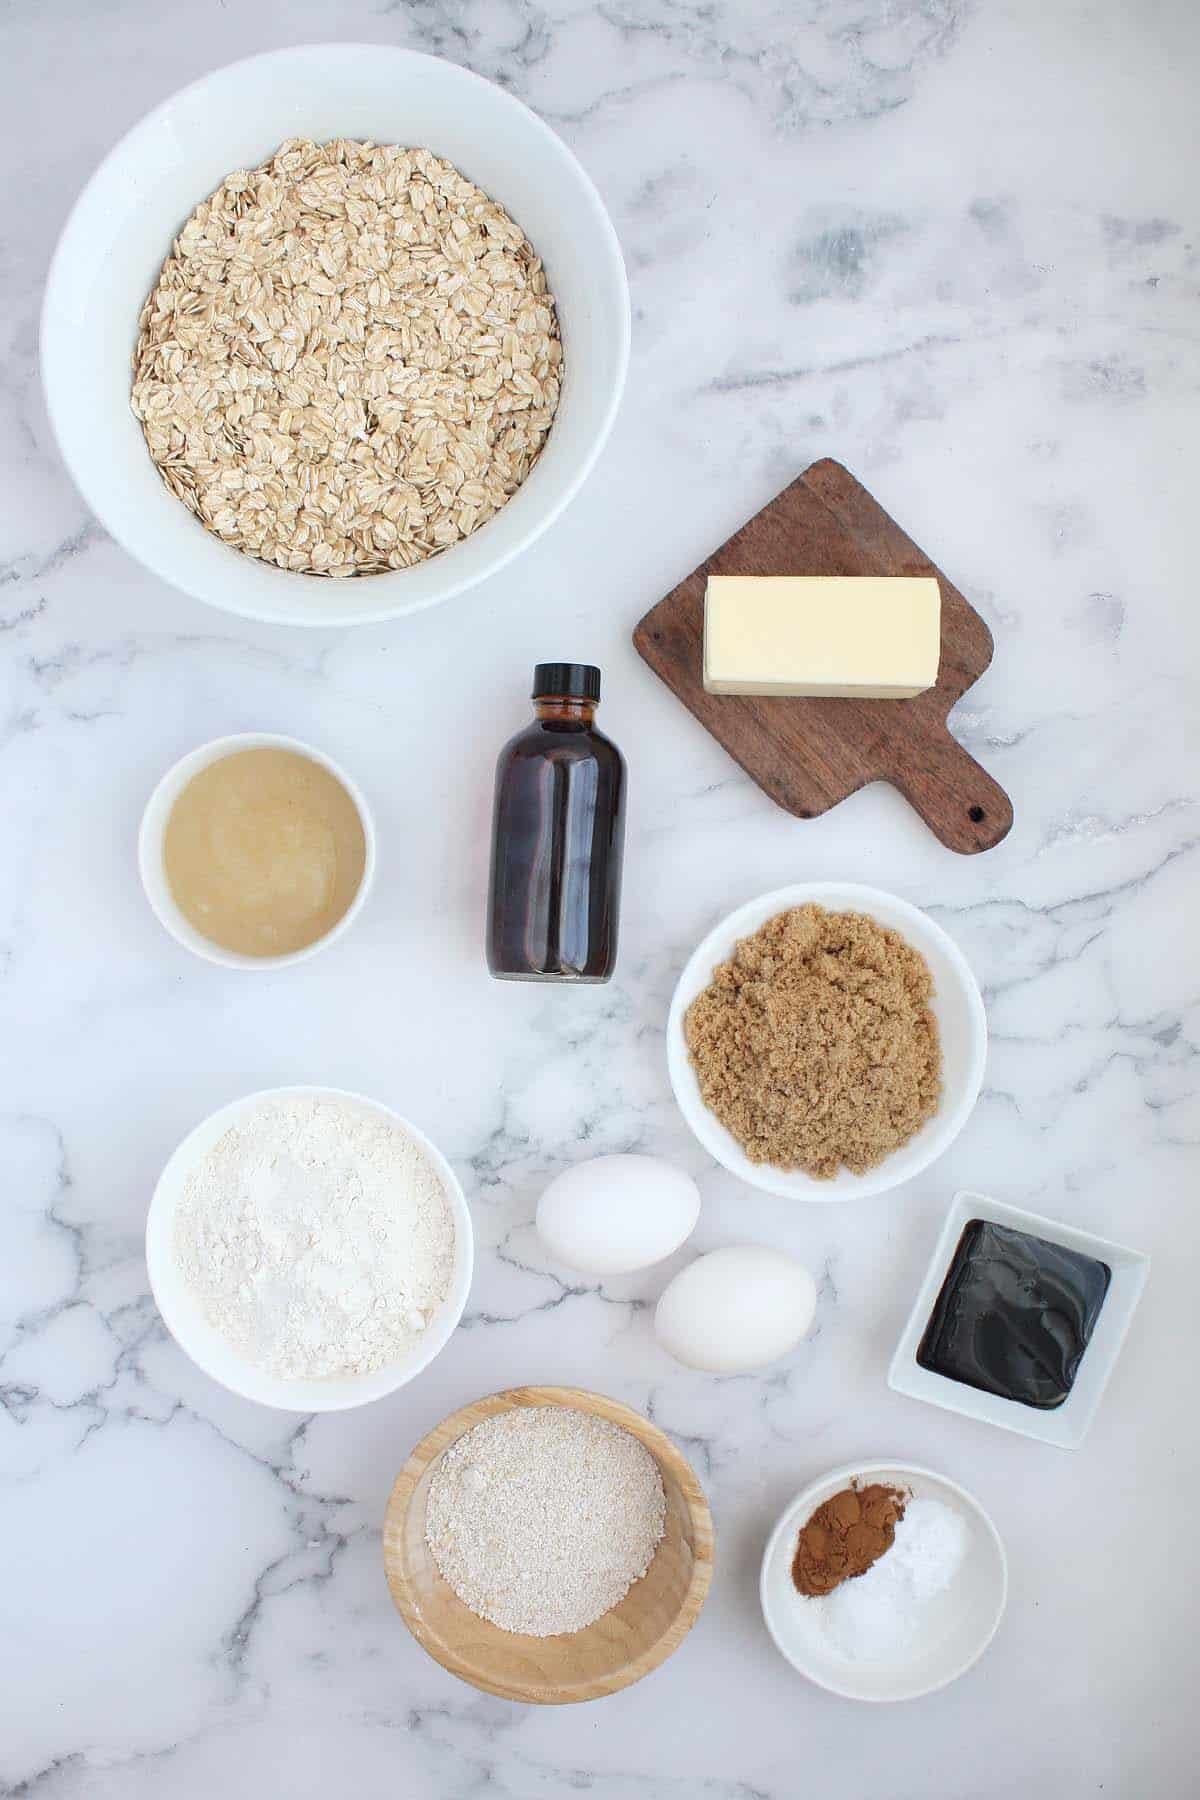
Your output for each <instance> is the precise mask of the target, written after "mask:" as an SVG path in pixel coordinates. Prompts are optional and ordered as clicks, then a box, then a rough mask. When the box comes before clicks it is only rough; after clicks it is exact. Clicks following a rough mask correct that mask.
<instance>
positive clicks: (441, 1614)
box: [383, 1387, 713, 1706]
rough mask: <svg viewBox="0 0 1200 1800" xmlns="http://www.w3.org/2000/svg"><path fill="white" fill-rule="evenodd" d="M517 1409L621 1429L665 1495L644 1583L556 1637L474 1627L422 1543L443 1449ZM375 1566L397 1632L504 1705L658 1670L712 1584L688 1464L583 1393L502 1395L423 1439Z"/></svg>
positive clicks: (617, 1406)
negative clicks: (645, 1456) (651, 1466)
mask: <svg viewBox="0 0 1200 1800" xmlns="http://www.w3.org/2000/svg"><path fill="white" fill-rule="evenodd" d="M517 1406H571V1407H576V1408H578V1410H579V1411H580V1412H586V1413H592V1414H594V1415H595V1416H596V1417H597V1418H601V1419H609V1420H611V1422H612V1423H613V1424H614V1425H621V1426H623V1427H624V1428H625V1430H626V1431H630V1432H632V1433H633V1435H634V1437H636V1438H638V1439H639V1440H640V1441H641V1443H643V1444H644V1445H645V1446H646V1448H647V1450H649V1452H650V1454H651V1455H652V1456H653V1457H654V1459H655V1461H656V1462H657V1463H658V1466H659V1470H660V1472H661V1474H662V1480H663V1488H664V1490H665V1492H666V1497H667V1518H666V1530H665V1532H664V1535H663V1539H662V1542H661V1543H660V1544H659V1546H658V1549H657V1550H656V1551H655V1554H654V1560H653V1562H652V1563H651V1564H650V1567H649V1568H648V1569H647V1571H646V1573H645V1575H643V1576H642V1578H641V1580H640V1581H635V1582H634V1584H633V1586H632V1587H631V1588H630V1590H629V1592H628V1593H627V1594H626V1596H625V1598H624V1599H623V1600H622V1601H621V1604H620V1605H619V1606H615V1607H613V1609H612V1611H611V1612H607V1613H605V1614H604V1615H603V1616H602V1617H601V1618H599V1619H597V1620H596V1621H595V1622H594V1623H593V1624H591V1625H589V1626H587V1627H586V1629H585V1630H583V1631H576V1632H571V1633H569V1634H564V1635H562V1636H559V1637H548V1638H538V1637H527V1636H526V1635H525V1634H524V1633H519V1632H511V1631H501V1629H500V1627H499V1626H498V1625H493V1624H491V1622H490V1621H489V1620H487V1619H480V1618H477V1617H476V1615H475V1614H474V1613H473V1612H472V1611H471V1610H470V1608H469V1607H467V1606H464V1604H463V1602H462V1601H461V1600H460V1599H459V1598H458V1596H457V1595H456V1594H455V1593H454V1591H453V1590H452V1588H451V1587H450V1586H449V1584H448V1583H447V1582H446V1581H445V1580H443V1578H442V1575H441V1573H440V1571H439V1570H438V1567H437V1564H436V1563H435V1562H434V1560H433V1555H432V1552H431V1551H430V1549H429V1546H428V1544H427V1543H426V1542H425V1507H426V1503H427V1501H428V1497H429V1484H430V1481H431V1480H432V1475H433V1467H434V1464H435V1463H436V1462H437V1459H438V1457H439V1456H440V1455H441V1453H442V1451H443V1450H445V1449H446V1447H447V1446H448V1445H449V1444H452V1443H454V1441H455V1439H456V1438H459V1437H461V1436H462V1434H463V1433H464V1432H465V1431H469V1430H470V1429H471V1427H472V1426H473V1425H477V1424H478V1423H479V1421H480V1420H481V1419H487V1418H491V1417H492V1416H493V1415H494V1414H496V1413H502V1412H509V1411H511V1410H512V1408H513V1407H517ZM383 1563H384V1569H385V1572H386V1574H387V1581H388V1586H389V1588H390V1589H391V1593H392V1599H393V1600H394V1601H395V1602H396V1605H397V1607H398V1608H399V1609H400V1613H401V1616H402V1617H403V1619H404V1622H405V1624H406V1625H407V1626H408V1628H409V1630H410V1631H411V1632H412V1634H413V1636H414V1637H415V1638H416V1640H417V1642H418V1643H419V1644H420V1645H421V1647H422V1649H424V1650H427V1651H428V1653H429V1655H430V1656H432V1657H433V1658H434V1659H435V1661H437V1662H439V1663H441V1665H442V1667H443V1668H444V1669H449V1671H450V1673H451V1674H452V1675H457V1676H458V1677H459V1679H460V1680H462V1681H469V1682H470V1683H471V1685H472V1686H473V1687H477V1688H482V1689H483V1691H484V1692H485V1693H487V1694H498V1695H499V1696H500V1697H501V1698H502V1699H505V1700H523V1701H528V1702H532V1703H534V1704H535V1705H542V1706H554V1705H562V1704H565V1703H568V1702H571V1701H580V1700H597V1699H599V1698H601V1696H602V1695H604V1694H615V1693H616V1692H617V1691H618V1689H620V1688H624V1687H629V1686H630V1685H631V1684H632V1683H633V1682H635V1681H640V1680H641V1678H642V1676H643V1675H648V1674H649V1673H650V1671H651V1670H652V1669H656V1668H657V1667H658V1666H659V1664H660V1663H662V1662H665V1661H666V1659H667V1657H668V1656H670V1655H671V1653H672V1651H674V1650H676V1649H678V1647H679V1645H680V1644H681V1643H682V1641H683V1639H684V1638H685V1637H686V1636H687V1634H688V1632H689V1631H690V1630H691V1628H692V1626H693V1625H694V1624H695V1622H696V1619H697V1618H698V1616H699V1613H700V1609H701V1607H702V1606H703V1605H704V1600H705V1596H706V1595H707V1593H708V1588H709V1583H710V1582H711V1580H712V1568H713V1529H712V1515H711V1514H710V1512H709V1509H708V1502H707V1500H706V1499H705V1497H704V1490H703V1489H702V1488H701V1486H700V1483H699V1482H698V1481H697V1479H696V1476H695V1473H694V1471H693V1470H692V1467H691V1465H690V1464H689V1463H688V1461H687V1459H686V1458H685V1457H683V1456H681V1455H680V1453H679V1451H678V1450H677V1449H676V1448H675V1446H674V1444H673V1443H672V1442H671V1440H670V1438H668V1437H666V1436H665V1435H664V1434H663V1433H662V1432H661V1431H659V1430H658V1428H657V1426H655V1425H651V1424H650V1422H649V1420H648V1419H644V1418H643V1417H642V1416H641V1414H640V1413H636V1412H634V1411H633V1410H632V1408H631V1407H628V1406H622V1405H621V1403H620V1402H619V1401H617V1400H608V1399H606V1398H605V1397H604V1395H603V1394H592V1393H588V1392H587V1391H586V1390H585V1389H583V1388H568V1387H521V1388H508V1389H507V1390H506V1391H505V1392H503V1393H499V1394H489V1395H487V1396H486V1397H485V1398H484V1399H482V1400H475V1401H473V1402H472V1404H471V1405H470V1406H463V1407H460V1408H459V1410H458V1411H457V1412H454V1413H451V1414H450V1416H449V1418H447V1419H443V1420H442V1423H441V1424H440V1425H438V1426H436V1427H435V1428H434V1430H433V1431H431V1432H430V1433H429V1434H428V1436H427V1437H424V1438H422V1439H421V1442H420V1443H419V1444H418V1445H417V1447H416V1449H415V1450H414V1451H413V1453H412V1455H411V1456H410V1457H409V1459H408V1461H407V1462H406V1463H405V1465H404V1467H403V1469H402V1470H401V1471H400V1474H399V1475H398V1476H397V1478H396V1483H395V1486H394V1487H393V1488H392V1494H391V1499H390V1500H389V1501H388V1508H387V1516H386V1518H385V1520H384V1527H383Z"/></svg>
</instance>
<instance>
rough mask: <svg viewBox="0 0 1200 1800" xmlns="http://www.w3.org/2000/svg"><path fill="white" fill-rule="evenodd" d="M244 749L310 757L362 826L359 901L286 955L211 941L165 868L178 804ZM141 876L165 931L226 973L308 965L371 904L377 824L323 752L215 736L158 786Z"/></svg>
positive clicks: (249, 736) (273, 737)
mask: <svg viewBox="0 0 1200 1800" xmlns="http://www.w3.org/2000/svg"><path fill="white" fill-rule="evenodd" d="M240 750H291V751H294V752H295V754H296V755H297V756H306V757H307V758H308V759H309V761H310V762H314V763H316V764H317V765H318V767H320V768H322V769H326V770H328V772H329V774H330V775H332V776H333V778H334V780H335V781H337V782H339V783H340V784H341V786H342V787H343V788H344V789H345V791H346V793H347V794H349V796H350V798H351V800H352V801H353V802H354V808H355V811H356V812H357V813H358V817H359V820H360V822H361V824H362V828H363V849H364V860H363V872H362V877H361V879H360V881H359V884H358V888H357V890H356V891H355V894H354V898H353V899H352V900H351V902H350V904H349V906H348V907H347V908H346V910H345V912H344V913H343V914H342V916H341V918H340V919H335V921H334V923H333V924H332V925H331V926H330V927H329V930H328V931H326V932H325V933H324V934H323V935H322V936H321V937H319V938H314V939H313V941H312V943H311V944H305V945H304V947H303V948H302V949H300V950H290V951H288V952H287V954H286V955H283V956H246V955H244V954H243V953H242V952H241V951H238V950H226V949H224V948H223V946H222V945H220V944H216V943H214V942H213V941H212V939H211V938H206V937H205V936H204V933H203V932H201V931H197V930H196V927H195V926H194V925H193V924H192V923H191V921H190V920H189V919H187V918H186V917H185V916H184V914H183V913H182V912H181V910H180V908H179V906H178V904H177V903H176V900H175V897H174V895H173V894H172V892H171V888H170V884H169V883H168V881H167V876H166V871H165V869H164V867H163V855H162V851H163V837H164V835H165V833H166V829H167V821H168V820H169V819H170V817H171V813H172V810H173V808H174V806H175V802H176V800H177V799H178V798H179V796H180V794H181V793H182V792H183V790H184V788H185V787H186V786H187V785H188V783H189V781H191V780H192V779H193V777H194V776H196V775H199V773H200V772H201V770H202V769H207V768H211V766H212V765H213V763H216V762H222V761H223V760H224V759H225V757H227V756H236V755H237V753H238V752H239V751H240ZM138 873H139V874H140V876H141V880H142V891H143V893H144V894H145V896H146V899H147V900H148V902H149V904H150V908H151V910H152V912H153V913H154V916H155V918H156V919H157V920H158V922H159V924H160V925H161V926H162V927H163V930H164V931H166V932H169V934H170V935H171V937H173V938H174V939H175V942H176V943H177V944H182V945H183V947H184V949H185V950H190V951H191V952H192V953H193V955H195V956H199V957H202V958H203V959H204V960H205V961H206V962H211V963H216V964H218V965H219V966H220V967H221V968H224V969H251V970H258V971H267V970H272V969H286V968H289V967H290V966H291V965H292V964H293V963H301V962H308V961H309V960H310V958H312V957H314V956H317V955H318V954H319V953H320V952H321V951H322V950H325V949H328V947H329V945H330V944H333V943H335V942H336V941H337V939H338V938H340V937H341V936H342V935H343V934H344V933H345V932H347V931H349V929H350V927H351V925H352V924H353V923H354V921H355V919H357V917H358V915H359V913H360V912H361V911H362V909H363V907H364V906H365V905H366V903H367V896H368V894H369V893H370V891H371V888H372V886H373V885H374V881H375V822H374V820H373V818H372V816H371V809H370V807H369V806H368V805H367V801H366V796H365V795H364V794H363V792H362V789H361V788H360V787H359V786H358V783H357V782H356V781H354V780H353V779H352V777H351V776H349V775H348V774H347V773H346V771H345V769H343V768H342V767H341V766H340V764H338V763H336V762H335V761H334V760H333V758H332V757H331V756H327V755H326V754H325V752H324V751H323V750H318V749H317V748H316V746H315V745H313V744H306V743H304V742H303V740H302V739H300V738H294V737H286V736H283V735H282V734H280V733H279V732H271V731H243V732H237V733H235V734H234V735H233V736H232V737H222V738H211V739H210V740H209V742H208V743H207V744H198V745H197V746H196V748H195V749H194V750H189V751H187V752H186V753H185V754H184V755H183V756H181V757H179V758H178V760H177V761H176V762H173V763H172V764H171V767H170V768H169V769H168V770H167V771H166V773H165V774H164V775H163V776H161V777H160V779H159V780H158V782H157V783H156V784H155V787H154V790H153V792H152V793H151V795H150V798H149V799H148V800H147V802H146V805H145V809H144V811H143V813H142V822H141V825H140V826H139V828H138Z"/></svg>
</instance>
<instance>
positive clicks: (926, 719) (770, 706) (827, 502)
mask: <svg viewBox="0 0 1200 1800" xmlns="http://www.w3.org/2000/svg"><path fill="white" fill-rule="evenodd" d="M710 575H936V576H937V579H938V581H939V583H940V584H941V590H942V659H941V664H940V667H939V670H938V680H937V686H936V687H933V688H930V690H929V691H928V693H925V694H920V695H918V697H917V698H916V699H915V700H779V699H768V698H764V697H762V696H759V695H742V694H706V693H705V691H704V680H703V652H704V588H705V583H706V582H707V580H708V577H709V576H710ZM633 641H634V644H635V645H636V647H637V649H638V651H639V653H640V654H641V656H643V657H644V658H645V660H646V661H647V662H648V663H649V665H650V667H651V668H652V669H653V670H654V672H655V674H656V675H659V676H661V678H662V680H663V681H665V682H666V684H667V686H668V687H669V688H670V689H671V691H672V692H673V693H675V694H677V695H678V696H679V698H680V699H681V700H682V701H683V703H684V705H685V706H686V707H687V708H688V710H689V711H690V712H692V713H694V714H695V716H696V717H697V718H698V719H699V721H700V723H701V724H702V725H703V726H705V727H706V728H707V729H708V730H709V731H711V732H712V734H713V736H714V737H715V738H716V739H717V741H718V742H719V743H721V744H723V745H724V747H725V749H726V750H728V752H729V754H730V755H731V756H732V757H733V758H734V760H735V761H736V762H739V763H740V764H741V766H742V768H743V769H745V771H746V773H747V775H750V776H752V777H753V779H754V780H755V781H756V782H757V783H758V785H759V787H761V788H762V789H763V791H764V792H765V793H767V794H769V795H770V796H771V798H772V800H775V801H778V803H779V805H780V806H782V807H784V808H785V809H786V811H788V812H790V813H795V815H796V816H797V818H801V819H812V818H816V817H817V816H818V815H819V814H820V813H823V812H828V810H829V808H830V807H831V806H836V805H837V803H838V801H839V800H844V799H845V798H846V797H847V795H849V794H853V793H857V791H858V789H859V788H861V787H865V786H866V784H867V782H869V781H889V782H891V784H892V786H893V787H896V788H899V790H900V792H901V793H902V794H903V795H904V797H905V799H906V800H908V801H909V802H910V803H911V804H912V806H914V807H915V808H916V810H917V812H919V813H920V815H921V817H922V818H923V819H924V821H925V823H926V824H927V825H928V826H929V828H930V830H931V831H933V832H934V833H935V835H936V836H937V837H939V838H940V839H941V841H942V843H943V844H945V845H946V847H947V849H950V850H958V851H961V852H963V853H964V854H965V855H972V854H973V853H974V852H976V851H979V850H990V849H992V848H993V846H994V845H996V844H998V843H999V842H1000V840H1001V838H1003V837H1004V836H1006V834H1007V832H1008V830H1009V827H1010V826H1011V825H1012V817H1013V814H1012V802H1011V801H1010V800H1009V798H1008V795H1007V794H1006V793H1005V792H1004V789H1003V788H1002V787H1000V786H998V784H997V783H996V782H994V781H993V780H992V778H991V776H990V775H989V774H988V773H987V772H986V770H984V769H982V768H981V767H980V765H979V764H978V763H977V762H976V761H975V759H974V757H973V756H970V755H968V753H967V752H966V751H965V750H964V749H963V747H962V745H961V744H960V743H959V742H958V741H957V739H956V738H954V737H952V736H951V734H950V730H949V728H948V726H947V723H946V718H947V714H948V713H949V711H950V708H951V707H952V706H953V705H954V703H955V701H956V700H957V699H958V698H959V696H960V695H962V694H964V693H965V692H966V690H967V689H968V688H969V687H970V686H971V684H972V683H973V682H975V681H978V679H979V677H980V676H981V675H982V674H983V671H984V670H985V669H986V668H987V666H988V664H989V663H990V662H991V660H992V634H991V632H990V631H989V630H988V628H987V626H986V625H985V624H984V622H983V620H982V619H981V618H980V616H979V614H978V613H977V612H976V611H975V608H974V607H973V606H970V605H969V604H968V603H967V601H966V600H965V599H964V598H963V596H962V595H961V594H960V593H959V591H958V589H957V588H956V587H955V586H954V585H953V583H951V582H949V581H947V579H946V577H945V576H944V575H943V574H942V572H941V570H940V569H939V568H937V567H935V565H934V564H933V563H931V562H930V560H929V558H928V557H927V556H926V555H925V553H924V551H922V550H919V549H918V548H917V546H916V545H915V544H914V543H913V541H912V539H911V538H910V537H907V536H906V535H905V533H904V532H903V531H901V529H900V527H899V526H898V525H897V524H896V522H895V520H894V519H892V518H889V516H888V514H887V513H885V512H884V510H883V508H882V507H881V506H880V505H878V504H877V502H876V501H874V500H873V499H872V498H871V496H870V494H868V492H867V490H866V489H865V488H864V487H862V486H860V484H859V483H858V482H857V481H855V479H854V477H853V475H851V474H850V472H849V470H847V469H843V467H842V466H841V464H840V463H836V462H831V461H826V462H819V463H814V464H813V465H812V467H811V468H810V469H806V470H805V472H804V474H803V475H801V476H799V477H798V479H797V480H795V481H793V483H792V485H791V486H790V487H788V488H785V489H784V491H783V493H782V494H779V495H778V496H777V497H776V498H775V499H774V500H772V501H771V504H770V505H769V506H765V507H764V508H763V510H762V511H761V512H760V513H756V514H755V516H754V517H753V518H752V519H751V520H750V522H749V523H748V524H747V525H743V526H742V529H741V530H740V531H738V532H736V533H735V534H734V536H733V537H731V538H730V539H729V540H728V542H727V543H724V544H722V546H721V548H720V549H719V550H718V551H716V552H715V553H714V554H713V555H712V556H710V557H709V558H708V561H707V562H703V563H701V565H700V567H699V568H698V569H696V570H694V571H693V573H692V574H691V575H689V576H688V578H687V580H686V581H681V582H680V584H679V586H678V587H677V588H675V589H674V590H673V591H672V592H671V593H669V594H668V595H667V597H666V599H665V600H660V601H659V603H658V605H657V606H655V607H653V608H652V609H651V610H650V611H649V612H648V613H647V614H646V616H645V618H644V619H643V620H642V622H641V624H640V625H639V626H638V627H637V630H636V631H635V632H634V634H633Z"/></svg>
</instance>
